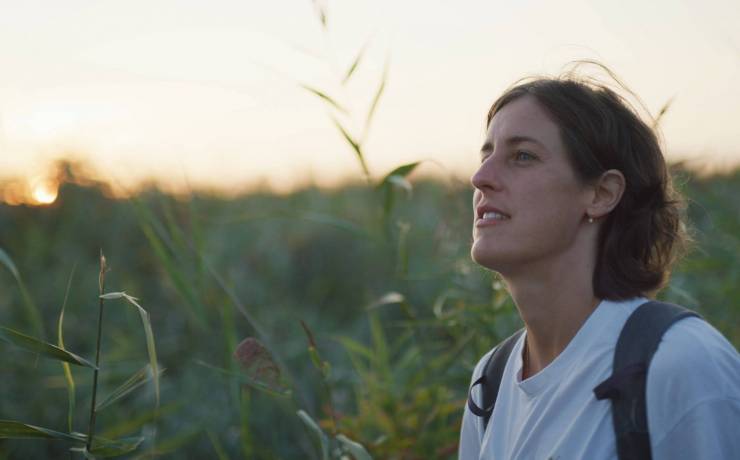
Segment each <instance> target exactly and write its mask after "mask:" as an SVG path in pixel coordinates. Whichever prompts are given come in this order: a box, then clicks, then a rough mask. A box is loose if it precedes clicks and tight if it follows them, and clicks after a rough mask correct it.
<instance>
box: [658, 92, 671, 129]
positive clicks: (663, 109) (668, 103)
mask: <svg viewBox="0 0 740 460" xmlns="http://www.w3.org/2000/svg"><path fill="white" fill-rule="evenodd" d="M675 98H676V96H672V97H671V98H670V99H668V100H667V101H666V103H665V104H663V107H661V108H660V110H659V111H658V115H657V116H656V117H655V119H654V120H653V129H657V128H658V126H660V122H661V120H662V119H663V116H664V115H665V114H666V112H668V109H670V108H671V105H672V104H673V100H674V99H675Z"/></svg>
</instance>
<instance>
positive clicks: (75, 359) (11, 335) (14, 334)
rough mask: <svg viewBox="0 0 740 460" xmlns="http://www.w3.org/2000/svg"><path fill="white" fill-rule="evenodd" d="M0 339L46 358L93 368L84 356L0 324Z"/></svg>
mask: <svg viewBox="0 0 740 460" xmlns="http://www.w3.org/2000/svg"><path fill="white" fill-rule="evenodd" d="M0 339H2V340H5V341H6V342H8V343H11V344H13V345H15V346H17V347H20V348H23V349H25V350H28V351H32V352H34V353H38V354H40V355H42V356H45V357H47V358H51V359H56V360H57V361H64V362H67V363H71V364H75V365H77V366H85V367H89V368H91V369H95V365H94V364H93V363H91V362H90V361H88V360H86V359H85V358H82V357H80V356H77V355H76V354H74V353H72V352H70V351H67V350H63V349H61V348H59V347H57V346H56V345H52V344H50V343H47V342H43V341H41V340H38V339H35V338H33V337H30V336H27V335H26V334H23V333H20V332H18V331H15V330H13V329H10V328H7V327H4V326H0Z"/></svg>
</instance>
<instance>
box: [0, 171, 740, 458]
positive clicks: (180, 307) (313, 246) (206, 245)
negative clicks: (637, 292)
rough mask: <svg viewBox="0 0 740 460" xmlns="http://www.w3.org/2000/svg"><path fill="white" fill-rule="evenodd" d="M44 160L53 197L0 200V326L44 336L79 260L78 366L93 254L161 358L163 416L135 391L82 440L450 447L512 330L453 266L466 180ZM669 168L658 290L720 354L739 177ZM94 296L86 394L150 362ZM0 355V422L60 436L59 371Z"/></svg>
mask: <svg viewBox="0 0 740 460" xmlns="http://www.w3.org/2000/svg"><path fill="white" fill-rule="evenodd" d="M60 170H61V171H63V178H62V179H63V184H62V186H61V189H60V192H59V198H58V199H57V201H56V202H55V203H54V204H53V205H51V206H48V207H27V206H8V205H3V204H0V248H2V249H3V250H5V252H6V253H7V255H8V256H9V257H10V258H11V259H12V261H13V262H14V263H15V266H16V267H17V269H18V273H19V275H20V277H19V278H20V282H19V279H17V278H16V277H15V276H14V275H13V273H11V271H10V270H6V269H5V268H7V267H2V268H0V324H1V325H3V326H6V327H11V328H14V329H16V330H19V331H22V332H25V333H27V334H29V335H34V336H38V335H39V334H38V333H37V332H38V330H37V326H35V325H34V321H33V316H32V315H29V313H28V312H29V310H28V308H29V307H28V303H29V299H30V300H31V301H32V303H33V304H35V305H36V307H37V309H38V311H39V312H40V318H41V323H42V328H43V332H41V334H43V338H44V339H45V340H47V341H50V342H53V343H56V339H55V338H56V327H57V320H58V317H59V311H60V308H61V306H62V303H63V300H64V296H65V291H66V286H67V283H68V281H69V279H70V276H72V273H73V268H74V276H73V279H72V282H71V289H70V292H69V299H68V301H67V305H66V311H65V319H64V331H65V339H64V341H65V345H66V347H67V348H68V349H69V350H71V351H74V352H75V353H77V354H79V355H81V356H83V357H85V358H87V359H91V358H92V356H93V354H94V350H95V324H96V318H97V295H98V285H97V283H98V271H99V267H98V259H99V251H100V250H101V249H102V250H103V251H104V252H105V254H106V257H107V260H108V265H109V266H110V268H111V270H110V272H109V273H108V275H107V280H106V285H107V286H108V290H109V291H126V292H127V293H129V294H131V295H134V296H136V297H138V298H139V299H141V304H142V306H143V307H144V308H146V309H147V310H148V311H149V313H150V315H151V322H152V326H153V329H154V334H155V339H156V344H157V354H158V359H159V363H160V367H161V368H165V369H166V370H165V372H164V374H163V375H162V377H161V407H160V410H159V413H156V412H155V411H154V410H153V398H154V396H153V393H152V391H151V390H146V389H141V390H139V391H136V392H133V393H132V394H130V395H128V396H127V397H126V398H125V399H122V400H121V401H120V402H118V403H117V404H115V405H112V406H111V407H109V408H107V409H106V410H105V411H104V412H101V414H100V415H99V416H98V428H97V429H96V433H99V434H100V435H101V436H105V437H109V438H117V437H123V436H131V435H140V434H144V435H145V437H146V441H145V442H144V444H142V446H140V448H139V449H138V450H137V451H135V452H134V453H133V454H131V455H130V456H131V457H134V458H144V457H151V456H155V455H160V456H163V457H165V458H168V457H169V458H220V459H221V458H266V459H271V458H321V452H322V451H321V449H322V448H321V446H320V443H319V441H318V439H319V437H317V436H316V431H312V429H311V428H310V426H309V424H308V423H306V420H305V419H304V418H303V417H302V416H298V415H297V411H299V410H302V411H305V413H304V414H305V415H306V416H307V417H309V418H311V419H313V420H315V421H317V424H318V425H319V426H320V427H321V429H322V431H323V432H324V433H326V434H327V435H331V436H330V439H329V441H328V447H327V448H328V449H334V450H336V449H341V446H340V444H341V443H340V444H338V441H336V439H337V438H335V437H334V436H335V435H338V434H340V433H341V434H342V435H343V436H346V437H347V438H348V439H351V440H354V441H356V442H358V443H360V444H362V445H363V446H365V448H366V449H367V450H368V451H369V452H370V454H371V455H372V456H373V457H374V458H384V459H385V458H393V459H417V458H418V459H421V458H455V455H456V449H457V438H458V430H459V425H460V420H461V415H462V408H463V405H464V401H465V398H466V393H467V386H468V383H469V378H470V375H471V372H472V368H473V366H474V365H475V363H476V362H477V360H478V359H479V358H480V356H482V355H483V354H484V353H485V352H486V351H488V350H489V349H490V348H491V347H492V346H494V345H495V344H496V343H497V341H499V340H500V339H502V338H504V337H505V336H506V335H507V334H509V333H511V332H513V331H514V330H515V329H516V328H517V327H519V326H520V323H519V320H518V317H517V315H516V311H515V308H514V307H513V304H512V302H511V300H510V298H509V297H508V295H507V294H506V292H505V291H504V289H503V287H502V285H501V283H500V282H499V281H497V280H496V278H495V277H494V276H492V275H491V274H490V273H487V272H486V271H484V270H483V269H481V268H480V267H478V266H476V265H475V264H474V263H473V262H472V261H471V260H470V257H469V246H470V235H471V224H472V219H471V210H470V208H471V199H472V191H471V189H470V186H469V185H468V184H467V183H465V182H463V181H459V180H454V179H450V180H447V181H442V180H431V179H418V180H413V173H412V170H413V167H409V168H406V169H405V170H399V171H397V174H395V175H393V174H392V175H389V176H386V177H385V179H384V180H382V181H378V183H377V184H375V183H373V182H372V180H370V181H369V182H361V183H356V184H347V185H346V186H344V187H341V188H337V189H333V190H329V189H318V188H311V187H309V188H305V189H302V190H298V191H295V192H293V193H290V194H286V195H277V194H273V193H270V192H266V191H265V192H253V193H250V194H249V195H244V196H238V197H222V196H218V195H215V194H209V193H203V192H193V193H191V194H188V195H181V196H173V195H169V194H166V193H164V192H161V191H158V190H157V189H156V188H153V187H152V188H149V189H146V190H144V191H142V192H141V193H139V194H137V195H135V196H133V197H131V198H129V199H114V198H111V197H110V193H109V191H108V190H107V188H106V185H105V184H102V183H96V182H95V181H94V180H92V179H91V178H89V177H84V174H83V173H81V172H80V171H83V170H84V168H81V167H79V166H78V165H75V164H72V163H67V164H64V165H63V166H62V167H61V169H60ZM673 173H674V177H675V178H676V183H677V185H678V187H679V188H680V189H681V190H682V191H683V192H684V194H685V195H686V196H687V197H688V200H689V206H688V217H689V220H690V223H691V226H692V229H693V232H694V235H695V239H696V245H695V248H694V249H693V251H692V252H691V253H690V255H689V256H688V257H687V258H685V259H684V260H683V261H682V262H681V263H680V264H679V265H678V266H677V269H676V270H675V272H674V274H673V277H672V281H671V284H670V286H669V287H668V288H667V289H665V290H664V291H663V292H662V293H661V298H663V299H667V300H669V301H674V302H678V303H681V304H683V305H685V306H688V307H691V308H694V309H696V310H698V311H699V312H700V313H701V314H702V315H703V316H704V317H705V318H707V319H708V320H709V321H710V322H712V324H714V325H715V326H716V327H717V328H718V329H719V330H720V331H721V332H722V333H723V334H725V335H726V336H727V337H728V338H729V339H730V341H731V342H732V343H733V344H734V345H735V346H736V347H737V346H738V344H740V304H739V302H738V299H740V259H739V258H738V254H740V205H739V204H738V202H737V200H736V199H735V196H736V195H737V194H738V193H740V170H735V171H733V172H729V173H726V174H723V175H712V176H705V175H700V174H697V173H695V172H692V171H691V170H689V169H686V168H684V167H682V166H681V165H674V167H673ZM391 176H392V177H393V179H392V180H389V178H390V177H391ZM0 186H1V184H0ZM75 267H76V268H75ZM22 286H24V287H22ZM24 289H25V290H26V291H27V294H28V295H27V298H25V299H24V293H23V292H24ZM105 308H106V310H105V315H106V316H105V324H106V326H105V328H104V336H103V341H102V357H101V363H102V365H101V374H100V378H101V389H100V392H101V393H102V394H107V393H109V392H110V391H112V389H113V388H115V387H116V386H118V385H119V384H120V383H121V382H122V381H124V380H125V379H126V378H127V377H128V376H129V375H131V374H133V373H135V372H136V371H137V370H139V369H140V368H141V367H142V365H144V364H145V363H146V362H147V351H146V347H145V345H144V343H145V337H144V332H143V331H142V329H141V325H140V319H139V317H138V313H137V312H136V311H134V310H132V309H130V308H125V307H123V306H119V305H118V304H116V303H114V302H110V303H107V304H106V307H105ZM301 321H303V322H304V324H305V328H304V327H303V326H302V325H301ZM247 337H254V338H256V339H258V340H259V341H260V342H261V343H262V344H264V346H265V347H266V350H268V351H269V353H270V355H271V356H270V359H273V360H274V362H275V363H276V365H277V366H278V367H279V369H280V380H281V383H280V384H277V383H275V382H272V385H271V386H272V388H273V389H277V390H280V388H278V387H280V386H283V387H284V388H288V389H290V390H291V394H290V395H289V396H284V395H280V394H275V393H271V392H270V391H260V389H259V388H257V386H256V385H254V382H251V383H252V384H249V383H250V381H245V380H244V378H243V377H244V375H245V371H244V369H241V368H240V365H239V363H238V362H237V360H236V359H235V358H234V351H235V350H236V349H237V346H238V345H239V343H240V342H242V340H243V339H245V338H247ZM0 350H2V352H1V353H0V375H2V379H0V419H12V420H20V421H23V422H25V423H30V424H34V425H41V426H44V427H48V428H52V429H55V430H60V431H65V428H66V427H67V411H68V398H67V387H66V384H65V379H64V374H63V371H62V367H61V365H60V364H59V363H57V362H54V361H49V360H44V359H39V358H38V357H37V356H35V355H34V354H31V353H28V352H25V351H22V350H20V349H18V348H14V347H12V346H10V345H8V344H6V343H5V342H0ZM73 367H74V366H73ZM72 372H73V375H74V378H75V382H76V385H77V389H76V396H77V405H76V408H75V412H74V413H73V429H75V430H78V431H84V430H85V429H86V426H87V425H86V423H87V422H86V416H87V415H86V414H87V412H88V411H89V404H90V384H91V371H90V369H85V368H73V369H72ZM268 386H270V385H268ZM281 388H282V387H281ZM277 393H280V391H277ZM155 433H156V436H154V434H155ZM68 447H69V446H68V445H66V444H65V443H64V442H59V441H42V442H38V441H34V440H0V458H19V459H20V458H24V459H25V458H64V457H65V456H67V455H68V454H67V453H66V451H67V449H68ZM345 452H347V450H345ZM347 458H349V457H347Z"/></svg>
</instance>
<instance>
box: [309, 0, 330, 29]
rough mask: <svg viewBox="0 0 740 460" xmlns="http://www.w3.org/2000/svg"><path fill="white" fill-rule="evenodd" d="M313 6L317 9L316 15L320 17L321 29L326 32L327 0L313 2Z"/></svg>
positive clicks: (313, 0) (314, 0)
mask: <svg viewBox="0 0 740 460" xmlns="http://www.w3.org/2000/svg"><path fill="white" fill-rule="evenodd" d="M312 2H313V6H314V8H315V9H316V14H317V15H318V16H319V21H321V27H322V28H323V29H324V30H326V28H327V24H328V23H327V17H326V3H325V0H312Z"/></svg>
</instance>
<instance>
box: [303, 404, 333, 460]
mask: <svg viewBox="0 0 740 460" xmlns="http://www.w3.org/2000/svg"><path fill="white" fill-rule="evenodd" d="M298 417H299V418H300V419H301V421H302V422H303V423H304V424H305V425H306V427H308V429H309V430H310V431H311V432H312V433H313V434H314V436H316V439H317V440H318V442H319V446H320V448H321V460H329V438H328V437H327V436H326V434H325V433H324V431H323V430H322V429H321V428H320V427H319V425H318V424H317V423H316V422H315V421H314V419H312V418H311V416H310V415H308V414H307V413H306V412H305V411H303V410H299V411H298Z"/></svg>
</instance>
